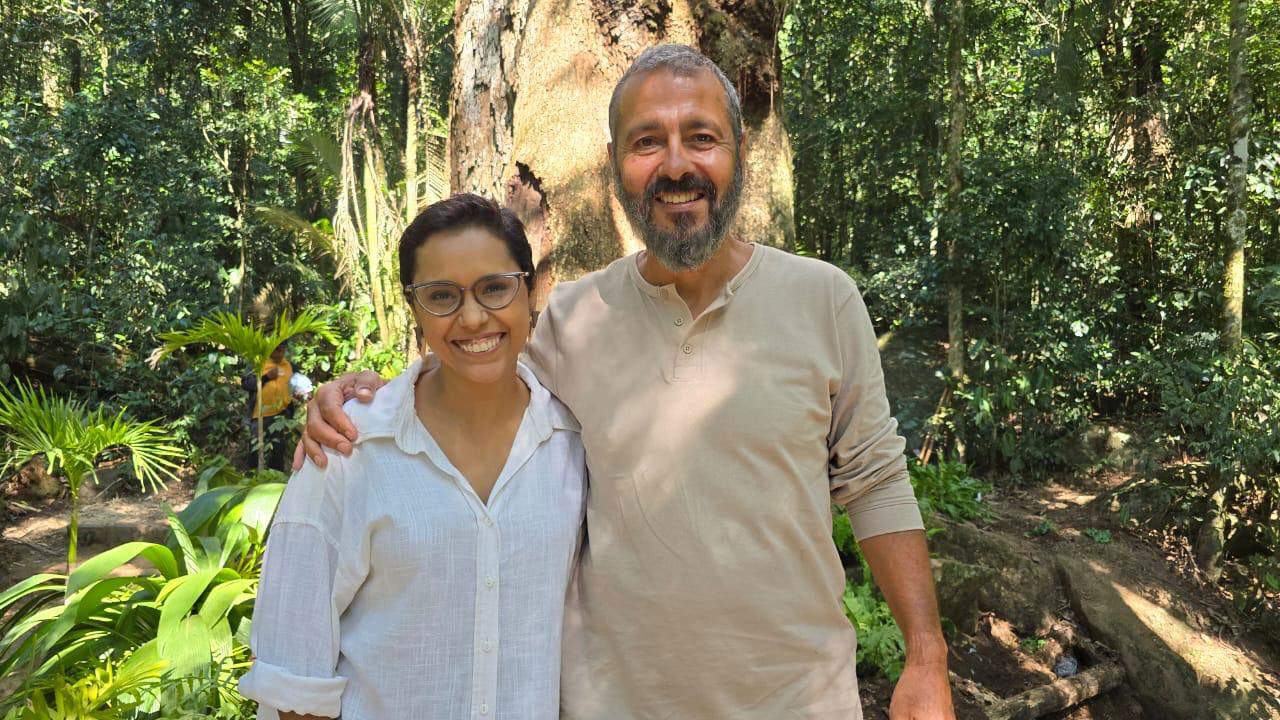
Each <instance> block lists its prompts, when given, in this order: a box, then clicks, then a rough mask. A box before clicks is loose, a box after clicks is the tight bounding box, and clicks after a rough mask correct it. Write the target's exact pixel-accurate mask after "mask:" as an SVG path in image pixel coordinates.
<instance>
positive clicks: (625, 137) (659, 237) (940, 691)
mask: <svg viewBox="0 0 1280 720" xmlns="http://www.w3.org/2000/svg"><path fill="white" fill-rule="evenodd" d="M609 126H610V135H611V141H610V143H609V144H608V146H607V148H606V149H607V152H608V155H609V162H610V165H611V166H612V168H613V175H614V180H615V190H616V192H617V194H618V197H619V199H620V200H621V201H622V205H623V207H624V208H625V209H626V214H627V217H628V219H629V220H630V222H631V224H632V226H633V227H634V228H635V230H636V232H637V234H638V235H639V236H640V238H641V239H642V240H643V241H644V244H645V250H643V251H642V252H640V253H637V254H636V255H632V256H630V257H625V258H622V259H620V260H617V261H615V262H614V263H612V264H611V265H609V266H608V267H607V268H605V269H603V270H600V271H598V272H595V273H591V274H589V275H587V276H585V277H583V278H581V279H579V280H577V281H574V282H567V283H562V284H560V285H559V286H558V287H557V288H556V289H555V290H554V291H553V292H552V294H551V297H550V299H549V302H548V305H547V308H546V310H545V311H544V312H543V313H542V315H541V317H540V319H539V322H538V325H537V328H536V329H535V331H534V335H533V338H532V340H531V341H530V344H529V346H528V362H529V365H530V366H531V367H533V368H534V370H535V372H536V373H537V374H538V377H539V379H540V380H541V381H542V382H543V384H544V385H546V387H547V388H548V389H550V390H551V391H552V392H554V393H555V394H556V395H557V396H559V398H560V399H561V400H562V401H563V402H564V403H565V404H566V405H567V406H568V407H569V409H570V410H572V411H573V412H574V414H575V415H576V416H577V418H578V420H579V421H580V422H581V425H582V439H583V443H584V445H585V446H586V450H587V463H588V467H589V470H590V475H591V485H590V491H589V496H588V501H587V532H586V540H585V542H584V545H583V548H582V552H581V556H580V564H579V567H578V573H577V575H576V577H575V580H574V582H573V584H572V585H571V587H570V588H569V593H568V599H567V607H566V616H565V630H564V633H565V635H564V637H565V640H564V657H563V666H562V679H561V687H562V691H561V705H562V716H563V717H565V718H569V719H572V720H632V719H635V720H640V719H641V718H643V719H646V720H648V719H653V720H658V719H665V718H672V719H676V720H721V719H724V720H727V719H729V718H735V719H738V718H748V719H759V720H781V719H784V718H785V719H787V720H800V719H805V720H809V719H816V718H824V719H825V718H861V717H862V710H861V705H860V702H859V700H858V685H857V675H856V672H855V671H856V668H855V659H854V657H855V649H856V644H857V640H856V637H855V634H854V630H853V628H852V627H851V626H850V624H849V621H848V620H847V619H846V618H845V615H844V612H843V605H842V596H843V593H844V588H845V575H844V570H843V568H842V567H841V563H840V558H839V556H838V554H837V552H836V549H835V547H834V546H833V543H832V541H831V503H832V502H833V501H834V502H836V503H840V504H842V505H845V506H846V507H847V508H848V511H849V517H850V521H851V523H852V525H853V529H854V533H855V536H856V538H857V540H858V542H859V545H860V547H861V550H862V554H863V556H864V557H865V558H866V559H867V562H868V564H869V565H870V567H871V571H872V573H873V575H874V577H875V579H876V581H877V583H878V584H879V586H880V588H881V590H882V591H883V592H884V595H885V597H886V599H887V600H888V602H889V606H890V608H891V609H892V611H893V614H894V617H895V618H896V619H897V621H898V624H899V626H900V627H901V628H902V631H903V635H904V637H905V639H906V646H907V662H906V668H905V670H904V671H903V674H902V677H901V679H900V680H899V682H898V685H897V687H896V689H895V692H894V697H893V701H892V705H891V710H890V717H891V718H892V719H893V720H908V719H914V720H940V719H947V718H952V717H953V711H952V707H951V697H950V690H949V684H948V676H947V663H946V644H945V642H944V640H943V637H942V632H941V629H940V626H939V621H938V613H937V603H936V599H935V596H934V589H933V583H932V579H931V577H930V571H929V560H928V553H927V549H926V546H925V539H924V533H923V526H922V524H921V519H920V513H919V509H918V507H917V505H916V501H915V497H914V494H913V492H912V489H911V485H910V483H909V482H908V479H907V472H906V464H905V460H904V458H903V449H904V441H903V439H902V438H901V436H899V434H898V432H897V422H896V421H895V420H894V419H893V417H892V416H891V415H890V412H889V404H888V400H887V399H886V396H885V390H884V377H883V373H882V371H881V367H880V358H879V353H878V351H877V347H876V338H875V335H874V331H873V330H872V326H871V321H870V318H869V316H868V314H867V311H866V307H865V306H864V305H863V301H862V298H861V296H860V295H859V294H858V291H857V289H856V288H855V287H854V285H853V283H852V282H851V281H850V279H849V277H848V276H847V275H846V274H845V273H843V272H841V271H840V270H839V269H838V268H835V267H833V266H831V265H828V264H826V263H822V262H819V261H816V260H812V259H806V258H801V257H796V256H793V255H789V254H787V253H784V252H782V251H779V250H775V249H772V248H769V247H765V246H762V245H756V244H753V243H751V242H750V238H742V237H737V236H735V235H733V234H732V233H731V232H730V230H731V228H732V225H733V219H734V216H735V214H736V212H737V209H738V205H739V202H740V199H741V194H742V185H743V167H742V157H743V149H744V141H743V132H742V112H741V108H740V105H739V101H738V96H737V93H736V92H735V91H734V88H733V86H732V84H731V83H730V82H729V81H728V79H727V78H725V76H724V74H723V73H722V72H721V71H720V69H719V68H718V67H716V65H715V64H714V63H712V62H711V61H710V60H709V59H707V58H706V57H704V56H703V55H701V54H700V53H698V52H697V51H696V50H693V49H691V48H688V47H684V46H678V45H666V46H662V47H657V48H653V49H650V50H648V51H646V52H645V53H643V54H642V55H641V56H640V57H639V58H638V59H637V60H636V61H635V63H634V64H633V65H632V66H631V67H630V69H628V70H627V72H626V74H625V75H624V76H623V77H622V79H621V80H619V82H618V84H617V87H616V88H615V90H614V93H613V97H612V99H611V101H610V104H609ZM380 384H381V381H380V379H378V378H377V377H376V376H371V374H363V375H353V376H347V377H345V378H343V379H342V380H340V381H338V382H337V383H334V384H331V385H329V386H326V387H324V388H322V389H321V390H320V392H319V393H317V399H316V401H313V402H314V403H315V404H314V405H313V406H312V412H311V413H310V416H309V420H308V434H307V437H306V438H304V445H303V446H300V447H299V451H298V454H297V457H296V459H295V462H296V463H297V464H301V459H302V457H303V455H302V453H303V451H304V448H305V451H306V453H307V454H308V455H310V456H311V457H312V458H313V459H314V460H315V461H316V462H317V463H318V464H323V461H324V456H323V452H322V450H321V448H320V446H319V445H318V444H317V441H318V442H319V443H321V444H324V445H328V446H330V447H333V448H335V449H337V450H338V451H339V452H348V451H349V449H350V441H351V440H354V439H355V437H356V430H355V428H353V427H352V426H351V424H350V422H349V421H348V419H347V418H346V415H345V414H344V413H343V412H342V410H341V403H342V401H343V399H344V397H346V396H348V395H356V396H357V397H360V396H364V397H368V396H369V395H370V392H369V391H370V389H376V387H377V386H378V385H380ZM362 399H363V398H362Z"/></svg>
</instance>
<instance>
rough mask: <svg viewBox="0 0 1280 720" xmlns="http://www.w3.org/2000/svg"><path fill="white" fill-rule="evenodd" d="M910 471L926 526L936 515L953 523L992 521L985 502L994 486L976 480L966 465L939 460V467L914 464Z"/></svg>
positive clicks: (989, 510) (911, 464) (937, 465)
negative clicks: (986, 495) (985, 497)
mask: <svg viewBox="0 0 1280 720" xmlns="http://www.w3.org/2000/svg"><path fill="white" fill-rule="evenodd" d="M909 469H910V474H911V486H912V488H914V489H915V492H916V501H917V502H919V503H920V514H921V515H922V516H924V517H925V518H926V523H928V522H930V520H931V519H932V518H933V517H934V516H935V514H936V515H940V516H943V517H945V518H946V519H947V520H949V521H951V522H965V521H968V520H978V521H982V522H986V521H989V520H991V519H992V514H991V509H990V508H989V507H987V506H986V505H985V504H983V502H982V496H983V495H985V494H987V493H990V492H991V484H990V483H986V482H983V481H981V480H978V479H977V478H974V477H972V476H971V475H970V474H969V468H968V466H967V465H965V464H964V463H958V462H949V461H947V460H946V459H944V458H939V460H938V462H937V464H929V465H925V464H921V463H918V462H914V461H913V462H911V463H910V464H909Z"/></svg>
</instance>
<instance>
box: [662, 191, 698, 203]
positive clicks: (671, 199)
mask: <svg viewBox="0 0 1280 720" xmlns="http://www.w3.org/2000/svg"><path fill="white" fill-rule="evenodd" d="M698 197H699V195H698V193H692V192H687V193H666V194H664V195H662V196H661V197H660V198H659V200H661V201H662V202H664V203H667V204H668V205H679V204H680V203H687V202H692V201H693V200H696V199H698Z"/></svg>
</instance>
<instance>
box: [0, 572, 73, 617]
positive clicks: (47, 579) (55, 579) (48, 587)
mask: <svg viewBox="0 0 1280 720" xmlns="http://www.w3.org/2000/svg"><path fill="white" fill-rule="evenodd" d="M65 581H66V576H65V575H57V574H54V573H41V574H39V575H32V576H31V577H29V578H27V579H26V580H23V581H22V582H19V583H17V584H16V585H14V586H12V587H10V588H9V589H8V590H5V591H4V592H2V593H0V614H3V613H4V612H5V611H7V610H8V609H9V606H10V605H12V604H13V603H15V602H17V601H18V600H19V599H20V598H23V597H25V596H27V595H30V594H31V593H36V592H50V591H55V592H62V591H63V590H65V589H66V585H65V584H64V583H65Z"/></svg>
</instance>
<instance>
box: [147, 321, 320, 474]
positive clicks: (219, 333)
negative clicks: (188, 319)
mask: <svg viewBox="0 0 1280 720" xmlns="http://www.w3.org/2000/svg"><path fill="white" fill-rule="evenodd" d="M306 333H314V334H316V335H318V336H320V337H322V338H325V339H326V340H330V341H332V340H333V332H332V330H331V328H330V325H329V321H328V319H327V317H326V316H325V313H324V311H323V310H322V309H319V308H308V309H306V310H303V311H302V312H301V313H299V314H298V316H297V317H295V318H291V317H289V315H288V313H282V314H281V315H280V316H279V317H277V318H276V321H275V323H274V324H273V325H272V328H271V331H270V332H267V331H265V330H262V329H260V328H258V327H257V326H255V325H254V324H253V323H252V322H245V320H244V318H242V317H241V316H240V315H239V314H238V313H229V312H215V313H213V314H212V315H211V316H210V317H206V318H203V319H201V320H200V322H199V323H197V324H196V326H195V327H193V328H191V329H189V330H171V331H169V332H166V333H162V334H161V335H160V340H161V341H162V342H163V343H164V345H162V346H161V347H160V349H159V350H157V351H156V352H155V353H153V354H152V357H151V361H152V365H153V366H154V365H156V364H158V363H159V362H160V360H161V359H163V358H164V356H165V355H168V354H169V353H172V352H174V351H176V350H178V349H179V348H183V347H186V346H188V345H201V344H204V345H214V346H216V347H219V348H222V349H224V350H227V351H229V352H232V353H234V354H235V355H237V356H239V358H240V359H241V360H242V361H243V362H244V363H245V364H246V365H248V366H249V367H250V368H252V369H253V375H254V378H255V380H256V381H257V384H258V389H257V390H258V392H257V397H262V373H263V371H264V369H265V367H266V364H267V362H268V361H269V360H270V359H271V353H272V352H274V351H275V349H276V348H277V347H279V346H280V345H282V344H284V343H285V342H288V341H289V340H291V339H292V338H294V337H296V336H298V335H303V334H306ZM263 425H264V423H261V422H259V423H256V426H257V431H258V470H259V471H261V470H262V469H263V468H264V467H265V458H264V452H265V451H264V441H263V435H264V434H265V432H266V428H265V427H263Z"/></svg>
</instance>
